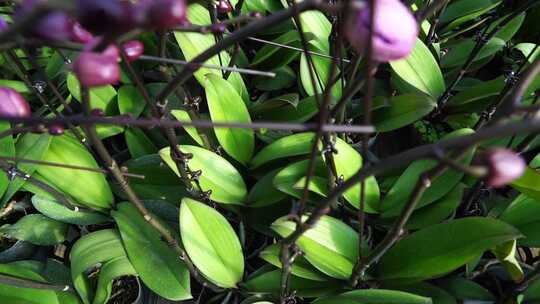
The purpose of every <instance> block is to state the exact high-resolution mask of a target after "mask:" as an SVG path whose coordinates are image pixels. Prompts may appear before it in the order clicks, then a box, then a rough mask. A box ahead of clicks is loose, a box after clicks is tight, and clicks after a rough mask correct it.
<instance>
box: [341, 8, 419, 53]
mask: <svg viewBox="0 0 540 304" xmlns="http://www.w3.org/2000/svg"><path fill="white" fill-rule="evenodd" d="M363 4H364V6H363V7H362V8H360V9H359V10H358V12H355V13H352V14H351V15H350V16H349V21H348V24H347V29H346V35H347V38H348V40H349V42H350V43H351V45H352V46H353V47H354V48H355V49H356V50H357V51H358V52H359V53H364V52H365V50H366V48H367V45H368V39H369V25H370V14H371V13H370V12H371V9H370V7H369V4H368V3H367V1H365V2H363ZM374 21H375V22H374V28H373V59H375V60H376V61H379V62H386V61H392V60H398V59H402V58H404V57H407V56H408V55H409V54H410V53H411V51H412V49H413V48H414V45H415V44H416V36H417V35H418V24H417V23H416V20H415V18H414V17H413V15H412V14H411V12H410V10H409V9H408V8H407V7H406V6H405V5H403V4H402V3H401V1H399V0H376V1H375V20H374Z"/></svg>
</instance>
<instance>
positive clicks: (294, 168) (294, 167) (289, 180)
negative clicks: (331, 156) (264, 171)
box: [272, 157, 327, 200]
mask: <svg viewBox="0 0 540 304" xmlns="http://www.w3.org/2000/svg"><path fill="white" fill-rule="evenodd" d="M308 165H309V160H308V159H306V160H302V161H298V162H295V163H292V164H290V165H288V166H287V167H285V168H283V169H281V170H280V171H279V172H278V173H277V174H276V176H275V177H274V180H273V182H272V183H273V185H274V187H275V188H276V189H278V190H279V191H281V192H284V193H287V194H288V195H290V196H293V197H295V198H298V199H300V198H301V197H302V192H303V190H302V189H303V188H304V187H303V186H300V187H298V182H299V181H300V180H301V179H302V178H303V177H305V176H306V174H307V170H308ZM313 178H314V179H317V178H319V179H325V180H327V169H326V167H325V165H324V162H323V160H322V159H321V158H320V157H318V158H317V159H316V160H315V172H314V176H313ZM326 183H327V182H326ZM310 186H311V185H310ZM316 188H317V187H316ZM310 190H313V189H310ZM318 194H320V193H318ZM317 198H319V197H317ZM308 200H309V197H308Z"/></svg>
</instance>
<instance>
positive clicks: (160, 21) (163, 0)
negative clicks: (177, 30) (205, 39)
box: [146, 0, 187, 30]
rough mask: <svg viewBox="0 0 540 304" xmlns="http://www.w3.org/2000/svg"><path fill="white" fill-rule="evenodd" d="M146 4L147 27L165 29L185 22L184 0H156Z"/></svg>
mask: <svg viewBox="0 0 540 304" xmlns="http://www.w3.org/2000/svg"><path fill="white" fill-rule="evenodd" d="M146 5H147V15H146V19H147V20H146V22H147V24H148V26H149V27H152V28H155V29H157V30H166V29H170V28H173V27H175V26H180V25H183V24H185V22H186V19H187V18H186V2H185V1H184V0H156V1H153V2H152V3H149V4H146Z"/></svg>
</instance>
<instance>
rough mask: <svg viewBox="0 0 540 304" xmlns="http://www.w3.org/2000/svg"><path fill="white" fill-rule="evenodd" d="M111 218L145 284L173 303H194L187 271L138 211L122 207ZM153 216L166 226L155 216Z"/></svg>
mask: <svg viewBox="0 0 540 304" xmlns="http://www.w3.org/2000/svg"><path fill="white" fill-rule="evenodd" d="M111 215H112V217H113V218H114V220H115V221H116V224H118V229H119V230H120V235H121V237H122V243H123V244H124V247H125V248H126V252H127V256H128V258H129V260H130V261H131V264H132V265H133V267H134V268H135V270H136V271H137V273H138V274H139V276H140V278H141V280H142V281H143V282H144V284H145V285H146V286H148V288H150V289H151V290H152V291H154V292H155V293H157V294H158V295H160V296H162V297H164V298H166V299H169V300H174V301H180V300H186V299H191V291H190V282H189V271H188V269H187V267H186V266H185V265H184V263H183V262H182V261H181V260H180V259H179V257H178V254H177V253H176V252H175V251H174V250H173V249H172V248H171V247H170V246H168V245H167V243H166V242H164V241H163V240H162V237H161V235H160V234H159V232H158V231H157V230H156V229H155V228H154V227H152V226H151V225H150V224H149V223H148V221H147V220H145V218H144V217H143V216H142V215H141V213H140V212H139V211H138V210H137V208H136V207H135V206H134V205H133V204H131V203H127V202H124V203H120V204H118V206H117V210H116V211H113V212H112V213H111ZM150 216H151V217H153V218H154V219H155V220H157V221H159V222H162V221H161V220H160V219H159V218H157V217H156V216H155V215H154V214H150Z"/></svg>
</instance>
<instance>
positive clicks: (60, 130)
mask: <svg viewBox="0 0 540 304" xmlns="http://www.w3.org/2000/svg"><path fill="white" fill-rule="evenodd" d="M48 129H49V134H51V135H53V136H59V135H62V134H64V126H62V125H61V124H54V125H50V126H49V127H48Z"/></svg>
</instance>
